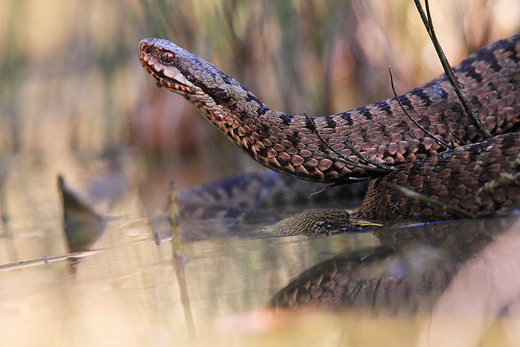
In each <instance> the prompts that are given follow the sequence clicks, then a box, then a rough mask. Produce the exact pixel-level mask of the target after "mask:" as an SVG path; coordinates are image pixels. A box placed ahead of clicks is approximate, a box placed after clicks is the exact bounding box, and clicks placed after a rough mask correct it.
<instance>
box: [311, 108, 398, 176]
mask: <svg viewBox="0 0 520 347" xmlns="http://www.w3.org/2000/svg"><path fill="white" fill-rule="evenodd" d="M304 116H305V118H306V119H307V122H308V123H309V124H310V125H311V128H312V129H311V130H312V131H313V132H314V133H315V134H316V136H317V137H318V139H319V140H320V141H321V142H322V143H323V144H324V145H325V146H326V147H327V148H328V149H330V150H331V151H332V152H333V153H334V154H336V155H337V156H338V157H334V156H330V155H327V154H325V153H323V152H321V151H316V155H319V156H320V157H324V158H327V159H330V160H335V161H339V162H341V163H344V164H347V165H352V166H355V167H359V168H362V169H365V170H367V171H373V172H382V173H384V172H390V171H393V170H395V169H394V168H393V167H391V166H388V165H385V164H382V163H378V162H377V161H375V160H372V159H369V158H367V157H366V156H365V155H363V154H362V153H361V152H359V151H358V150H356V149H354V148H353V147H352V146H351V145H350V144H348V143H347V144H346V147H347V149H349V150H350V151H351V152H352V153H353V154H354V155H355V156H356V157H358V158H359V159H361V161H363V162H365V163H366V164H362V163H360V162H357V161H355V160H352V159H350V158H348V157H347V156H345V155H344V154H343V153H341V152H340V151H338V150H337V149H336V148H334V147H332V146H331V145H330V143H329V142H328V141H327V140H325V139H324V138H323V136H321V134H320V132H319V131H318V128H316V124H315V123H314V120H313V119H312V118H311V117H309V116H308V115H306V114H305V113H304ZM370 165H373V166H375V167H372V166H370Z"/></svg>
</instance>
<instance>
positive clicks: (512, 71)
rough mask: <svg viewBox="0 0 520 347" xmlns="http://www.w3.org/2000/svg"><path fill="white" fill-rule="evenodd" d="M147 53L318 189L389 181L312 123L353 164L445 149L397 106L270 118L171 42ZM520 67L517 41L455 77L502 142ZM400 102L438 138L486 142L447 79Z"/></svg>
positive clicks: (160, 80) (262, 155)
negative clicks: (352, 182) (365, 179)
mask: <svg viewBox="0 0 520 347" xmlns="http://www.w3.org/2000/svg"><path fill="white" fill-rule="evenodd" d="M139 52H140V60H141V64H142V66H143V67H144V68H145V70H146V71H147V72H148V73H149V74H150V75H152V76H153V77H154V78H155V80H156V82H157V84H158V85H159V86H162V87H165V88H167V89H169V90H171V91H173V92H175V93H178V94H181V95H182V96H184V97H185V98H186V99H187V100H188V101H190V102H191V103H192V104H193V105H194V106H195V107H196V108H197V109H198V110H199V111H200V112H201V113H202V114H203V115H204V116H205V117H206V118H208V119H209V120H210V121H211V122H212V123H213V124H215V125H216V126H217V127H218V128H219V129H220V130H221V131H222V132H224V134H226V135H227V136H228V137H229V138H230V139H231V140H232V141H233V142H235V144H237V145H238V146H239V147H240V148H242V149H243V150H244V151H245V152H246V153H248V154H249V155H250V156H251V157H252V158H253V159H255V160H256V161H258V162H260V163H261V164H263V165H265V166H267V167H269V168H270V169H273V170H275V171H278V172H282V173H285V174H288V175H291V176H294V177H297V178H301V179H306V180H311V181H317V182H342V181H347V180H348V179H349V178H352V177H374V176H381V175H382V172H381V170H378V169H375V170H367V169H364V168H359V167H354V166H351V165H349V164H345V163H344V162H342V161H340V160H335V159H334V158H331V157H335V155H334V153H333V152H332V151H331V150H330V149H329V148H328V147H327V145H326V144H325V143H324V141H322V140H321V139H320V138H319V137H318V136H317V135H316V133H315V131H314V128H313V125H312V123H314V124H315V126H316V129H317V132H318V133H319V134H321V136H322V138H323V139H324V140H325V141H326V142H328V144H329V145H331V146H332V147H333V148H334V149H335V150H336V151H338V152H340V153H341V154H343V155H344V156H346V157H349V158H351V159H352V160H354V161H360V159H359V158H358V157H357V156H355V155H353V151H352V150H351V149H354V150H356V151H358V152H360V153H361V154H362V155H364V156H365V157H367V158H369V159H370V160H373V161H375V162H378V163H384V164H388V165H396V164H399V163H403V162H408V161H415V160H416V159H421V158H426V157H429V156H431V155H434V154H437V152H438V151H440V150H442V149H441V148H440V147H439V145H438V144H437V142H436V141H435V140H434V139H432V138H431V137H430V136H428V135H427V134H425V133H424V132H423V131H422V130H421V129H419V128H418V127H417V126H416V125H415V124H414V123H413V122H412V121H411V120H410V119H409V118H408V117H407V116H406V115H405V114H404V112H403V110H402V108H401V107H400V106H399V104H398V102H397V100H396V99H395V98H390V99H387V100H384V101H380V102H376V103H374V104H370V105H366V106H362V107H359V108H357V109H354V110H350V111H346V112H341V113H337V114H334V115H329V116H324V117H315V118H312V117H311V118H307V117H305V116H302V115H295V116H292V115H287V114H284V113H281V112H277V111H274V110H271V109H270V108H268V107H267V106H266V105H264V103H263V102H262V101H260V100H259V99H258V98H257V97H256V96H255V95H253V94H252V93H251V92H250V91H249V90H247V89H246V88H244V87H243V86H242V85H241V84H240V83H238V82H237V81H235V80H234V79H233V78H231V77H229V76H228V75H226V74H225V73H223V72H222V71H220V70H219V69H218V68H216V67H215V66H214V65H212V64H210V63H208V62H206V61H204V60H203V59H201V58H199V57H197V56H195V55H193V54H191V53H189V52H187V51H185V50H183V49H182V48H180V47H178V46H176V45H175V44H173V43H171V42H169V41H166V40H161V39H144V40H142V41H141V42H140V44H139ZM519 61H520V35H515V36H512V37H510V38H508V39H505V40H502V41H498V42H495V43H494V44H491V45H489V46H487V47H485V48H483V49H482V50H480V51H478V52H476V53H474V54H472V55H470V56H469V57H468V58H467V59H465V60H464V61H463V62H461V63H460V64H459V65H458V66H456V67H455V68H454V71H455V74H456V76H457V77H458V79H459V81H460V82H461V83H462V85H463V86H464V88H465V92H466V94H467V95H468V99H469V101H470V103H471V105H472V107H473V108H474V109H475V110H476V111H477V112H478V114H479V117H480V118H481V120H482V122H483V124H484V126H485V127H486V128H487V129H488V130H489V131H490V132H491V133H492V134H493V135H495V134H500V133H504V132H507V131H510V130H511V129H514V128H516V124H517V122H518V119H519V115H520V69H518V64H519ZM399 99H400V101H401V103H402V104H403V105H404V107H405V108H406V109H407V110H408V112H409V113H410V114H411V115H412V117H414V118H415V119H416V120H417V121H418V123H419V124H421V125H422V126H423V127H424V128H425V129H426V130H427V131H429V132H430V133H431V134H433V135H435V136H437V137H439V138H442V139H443V140H445V141H447V142H452V143H454V144H455V145H456V146H457V145H458V144H459V143H470V142H475V141H478V140H479V138H478V134H477V132H476V130H475V128H474V126H473V125H471V124H470V122H469V121H468V118H467V116H466V114H465V112H464V111H463V109H462V107H461V106H460V103H459V101H458V99H457V97H456V95H455V93H454V92H453V90H452V88H451V86H450V85H449V82H448V81H447V79H446V77H445V75H441V76H440V77H439V78H437V79H434V80H433V81H431V82H429V83H426V84H423V85H421V86H420V87H418V88H415V89H413V90H412V91H410V92H408V93H405V94H403V95H401V96H399ZM320 152H321V153H320ZM320 154H322V155H320ZM323 154H325V155H323ZM368 166H372V167H373V165H368Z"/></svg>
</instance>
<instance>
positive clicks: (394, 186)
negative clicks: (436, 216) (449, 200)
mask: <svg viewBox="0 0 520 347" xmlns="http://www.w3.org/2000/svg"><path fill="white" fill-rule="evenodd" d="M383 183H384V184H385V185H387V186H388V187H390V188H392V189H395V190H396V191H397V192H399V193H400V194H401V195H403V196H405V197H407V198H413V199H417V200H419V201H421V202H424V203H427V204H429V205H432V206H436V207H441V208H443V209H445V210H446V211H448V212H452V213H454V214H457V215H459V216H461V217H465V218H475V215H474V214H473V213H470V212H468V211H466V210H462V209H460V208H458V207H455V206H452V205H448V204H445V203H443V202H442V201H439V200H436V199H432V198H429V197H427V196H424V195H422V194H420V193H417V192H415V191H413V190H411V189H408V188H405V187H403V186H400V185H397V184H393V183H390V182H386V181H384V182H383Z"/></svg>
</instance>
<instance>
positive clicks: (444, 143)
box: [388, 66, 454, 149]
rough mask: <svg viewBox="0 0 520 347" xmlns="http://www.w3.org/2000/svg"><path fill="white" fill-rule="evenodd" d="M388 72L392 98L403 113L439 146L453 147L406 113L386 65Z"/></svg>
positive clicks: (390, 70) (392, 76)
mask: <svg viewBox="0 0 520 347" xmlns="http://www.w3.org/2000/svg"><path fill="white" fill-rule="evenodd" d="M388 72H389V73H390V85H391V86H392V92H393V93H394V98H395V99H396V100H397V103H398V104H399V106H400V107H401V110H403V112H404V114H405V115H406V116H407V117H408V118H409V119H410V120H411V121H412V122H413V123H414V124H415V125H416V126H417V127H418V128H419V129H421V130H422V131H424V133H425V134H426V135H428V136H429V137H431V138H432V139H433V140H435V142H437V143H438V144H439V146H441V147H442V148H444V149H453V148H454V147H450V145H449V144H448V143H446V142H445V141H443V140H442V139H439V138H437V137H436V136H435V135H433V134H432V133H430V132H429V131H428V130H426V128H425V127H423V126H422V125H421V124H419V122H417V121H416V120H415V118H413V117H412V115H411V114H410V113H408V111H407V110H406V109H405V108H404V105H403V103H402V102H401V99H399V97H398V96H397V93H396V91H395V84H394V74H393V73H392V68H391V67H390V66H389V67H388Z"/></svg>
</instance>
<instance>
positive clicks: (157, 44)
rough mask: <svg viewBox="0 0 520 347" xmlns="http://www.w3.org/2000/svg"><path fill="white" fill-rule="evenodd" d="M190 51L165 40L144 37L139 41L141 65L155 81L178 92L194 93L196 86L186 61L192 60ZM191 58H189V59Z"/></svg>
mask: <svg viewBox="0 0 520 347" xmlns="http://www.w3.org/2000/svg"><path fill="white" fill-rule="evenodd" d="M192 57H194V56H193V55H192V54H191V53H189V52H187V51H185V50H183V49H182V48H180V47H178V46H176V45H175V44H173V43H171V42H170V41H167V40H161V39H144V40H142V41H141V42H140V43H139V60H140V61H141V65H142V66H143V68H144V69H145V70H146V72H148V73H149V74H150V75H151V76H152V77H153V78H154V79H155V80H156V82H157V86H159V87H165V88H167V89H170V90H172V91H174V92H176V93H179V94H183V95H186V94H191V93H194V92H195V90H196V89H198V88H196V86H195V84H194V83H193V82H191V81H190V79H192V80H193V79H194V78H193V77H192V78H190V73H189V72H188V71H189V70H188V69H187V62H189V61H193V58H192ZM190 58H191V59H190Z"/></svg>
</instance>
